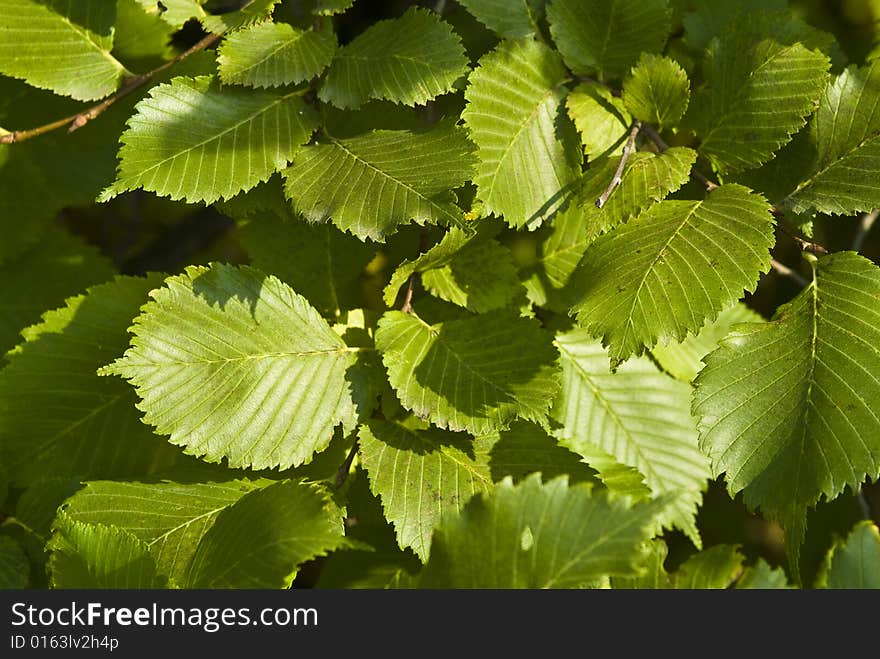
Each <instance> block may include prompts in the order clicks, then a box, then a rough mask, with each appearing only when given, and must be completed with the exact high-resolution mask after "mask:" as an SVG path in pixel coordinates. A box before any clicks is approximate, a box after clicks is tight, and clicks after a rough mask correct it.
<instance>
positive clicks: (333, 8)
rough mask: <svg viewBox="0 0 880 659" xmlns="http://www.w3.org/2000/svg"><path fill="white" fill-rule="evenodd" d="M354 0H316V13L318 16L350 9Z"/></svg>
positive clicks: (330, 14)
mask: <svg viewBox="0 0 880 659" xmlns="http://www.w3.org/2000/svg"><path fill="white" fill-rule="evenodd" d="M353 4H354V0H315V8H314V13H315V14H316V15H318V16H333V15H334V14H341V13H343V12H345V11H347V10H348V8H349V7H351V6H352V5H353Z"/></svg>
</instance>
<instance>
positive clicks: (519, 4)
mask: <svg viewBox="0 0 880 659" xmlns="http://www.w3.org/2000/svg"><path fill="white" fill-rule="evenodd" d="M458 4H460V5H463V6H464V7H465V9H467V10H468V11H469V12H470V13H471V14H473V15H474V17H475V18H476V19H477V20H478V21H480V23H482V24H483V25H485V26H486V27H488V28H489V29H490V30H492V31H493V32H495V33H496V34H497V35H498V36H501V37H506V38H511V39H516V38H518V37H528V36H530V35H532V34H540V33H541V28H540V27H539V25H538V23H539V21H540V20H541V18H543V16H544V5H545V4H546V0H513V1H511V0H459V3H458Z"/></svg>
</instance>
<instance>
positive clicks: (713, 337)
mask: <svg viewBox="0 0 880 659" xmlns="http://www.w3.org/2000/svg"><path fill="white" fill-rule="evenodd" d="M763 320H764V319H763V318H762V317H761V316H760V314H758V313H756V312H754V311H752V310H751V309H749V308H748V307H747V306H745V305H744V304H742V303H741V302H737V303H736V304H734V305H732V306H730V307H728V308H727V309H725V310H724V311H722V312H721V313H719V314H718V317H717V318H716V319H715V320H712V321H709V322H707V323H706V324H705V325H703V327H702V328H701V329H700V330H699V332H697V333H696V334H693V333H690V332H688V335H687V338H685V340H684V341H681V342H679V343H668V344H666V345H662V344H657V345H656V346H654V347H653V348H652V349H651V356H652V357H654V359H655V360H657V363H658V364H659V365H660V367H661V368H663V370H665V371H666V372H667V373H669V374H670V375H672V376H673V377H676V378H678V379H679V380H683V381H684V382H691V381H692V380H693V379H694V378H695V377H697V373H699V372H700V369H702V368H703V357H705V356H706V355H708V354H709V353H710V352H712V351H713V350H715V348H717V347H718V344H719V343H720V342H721V340H722V339H724V337H726V336H727V335H728V334H730V331H731V329H732V328H733V327H734V325H736V324H737V323H760V322H763Z"/></svg>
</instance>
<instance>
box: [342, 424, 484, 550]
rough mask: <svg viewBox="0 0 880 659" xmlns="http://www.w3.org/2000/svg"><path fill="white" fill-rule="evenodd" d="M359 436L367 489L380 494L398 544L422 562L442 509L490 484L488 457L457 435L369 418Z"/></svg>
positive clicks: (456, 505)
mask: <svg viewBox="0 0 880 659" xmlns="http://www.w3.org/2000/svg"><path fill="white" fill-rule="evenodd" d="M359 440H360V456H361V460H362V461H363V465H364V467H365V468H366V470H367V473H368V474H369V477H370V489H371V490H372V491H373V492H374V493H375V494H376V495H377V496H379V497H381V499H382V508H383V510H384V512H385V517H386V518H387V519H388V520H390V521H391V522H392V523H393V524H394V528H395V530H396V532H397V539H398V542H399V543H400V546H401V548H404V547H410V548H411V549H412V550H413V551H414V552H415V553H416V555H417V556H418V557H419V558H420V559H421V560H422V561H423V562H424V561H427V559H428V555H429V552H430V547H431V533H432V532H433V530H434V526H435V525H436V524H437V522H438V521H439V520H440V516H441V513H442V512H443V511H444V509H446V508H449V507H451V508H454V509H455V510H461V509H462V508H463V507H464V505H465V503H467V501H468V500H469V499H470V498H471V496H473V495H474V494H476V493H478V492H488V491H489V490H490V489H491V488H492V478H491V475H490V472H489V465H488V455H487V454H485V453H484V452H483V451H481V450H480V445H479V443H478V442H474V441H473V440H472V439H471V438H470V437H468V436H467V435H464V434H462V433H451V432H449V431H446V430H438V429H436V428H427V429H419V428H408V427H406V426H404V425H402V424H400V423H392V422H387V421H370V422H369V423H368V424H366V425H363V426H361V430H360V433H359Z"/></svg>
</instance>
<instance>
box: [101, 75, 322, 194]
mask: <svg viewBox="0 0 880 659" xmlns="http://www.w3.org/2000/svg"><path fill="white" fill-rule="evenodd" d="M135 108H136V110H137V112H136V114H135V115H134V116H133V117H131V118H130V119H129V120H128V130H126V131H125V132H124V133H123V134H122V137H121V138H120V141H121V142H122V147H121V148H120V149H119V170H118V173H117V179H116V182H115V183H114V184H113V185H112V186H111V187H110V188H108V189H107V190H105V191H104V193H103V194H102V195H101V201H107V200H108V199H111V198H112V197H114V196H116V195H117V194H120V193H122V192H125V191H126V190H135V189H137V188H143V189H144V190H148V191H151V192H156V193H157V194H159V195H161V196H169V197H171V199H185V200H186V201H188V202H191V203H194V202H198V201H204V202H206V203H211V202H214V201H217V200H218V199H221V198H223V199H227V198H229V197H232V196H233V195H235V194H237V193H238V192H240V191H242V190H248V189H250V188H252V187H254V186H255V185H257V183H260V182H261V181H265V180H266V179H268V178H269V176H271V175H272V174H273V173H274V172H276V171H278V170H279V169H280V168H282V167H284V166H285V165H287V163H288V162H289V161H290V159H291V158H292V157H293V154H294V152H295V151H296V149H297V147H299V146H300V145H301V144H303V143H305V142H307V141H308V140H309V138H310V137H311V134H312V131H313V130H314V129H315V126H316V125H317V119H316V117H315V114H314V111H313V110H312V109H311V108H310V107H309V106H307V105H306V104H305V103H304V102H303V100H302V98H301V92H291V93H286V94H285V93H276V92H271V91H255V90H247V89H236V88H231V87H223V88H221V87H220V85H219V83H218V82H217V81H215V80H214V79H213V78H211V77H208V76H200V77H198V78H186V77H178V78H175V79H173V80H172V81H171V83H169V84H164V85H158V86H156V87H154V88H153V89H151V90H150V95H149V96H148V97H147V98H145V99H144V100H142V101H140V102H139V103H138V104H137V106H135Z"/></svg>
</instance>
